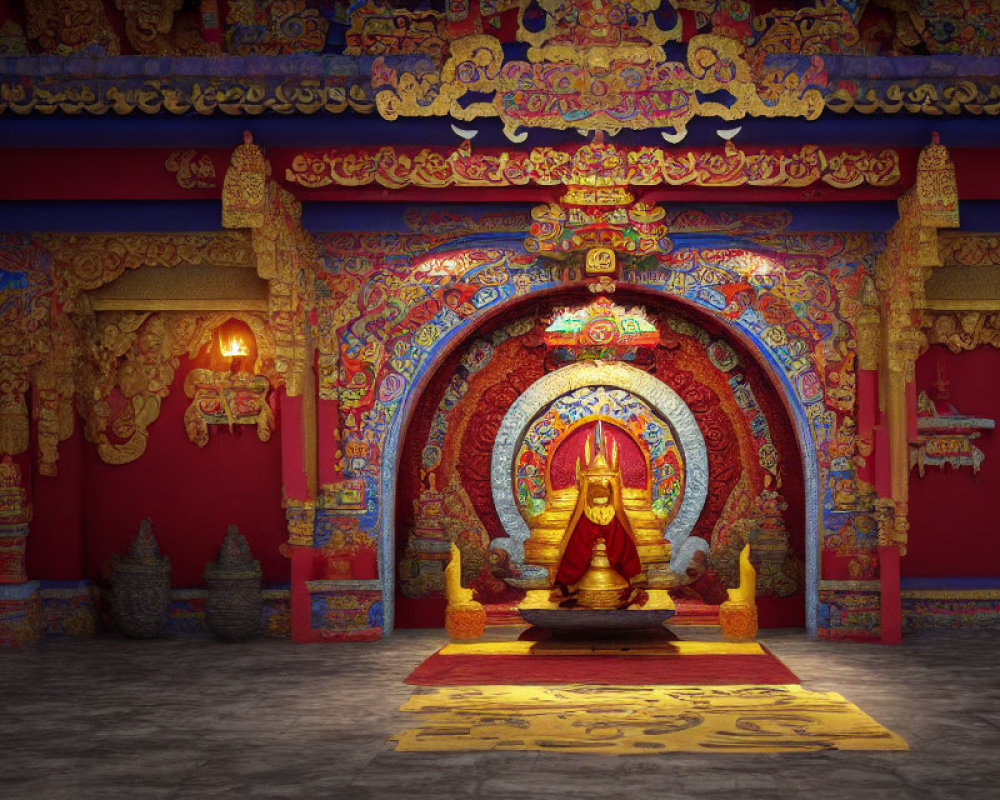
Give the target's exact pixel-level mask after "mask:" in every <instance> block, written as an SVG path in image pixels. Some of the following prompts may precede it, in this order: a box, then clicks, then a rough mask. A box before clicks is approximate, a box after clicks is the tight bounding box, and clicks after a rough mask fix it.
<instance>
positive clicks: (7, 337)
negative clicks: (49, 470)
mask: <svg viewBox="0 0 1000 800" xmlns="http://www.w3.org/2000/svg"><path fill="white" fill-rule="evenodd" d="M11 251H12V252H11V254H10V255H9V256H8V255H7V254H6V253H5V258H8V259H13V262H12V261H7V263H16V266H17V269H18V270H19V272H20V273H21V275H22V276H23V277H24V278H25V280H26V285H24V286H9V287H7V288H3V289H0V454H4V453H7V454H10V455H18V454H20V453H23V452H25V451H26V450H27V449H28V441H29V438H28V431H29V422H28V404H27V401H26V399H25V392H27V391H28V389H29V386H30V370H31V369H32V368H34V367H37V366H38V365H39V364H40V363H42V362H43V361H44V360H45V359H46V357H47V356H48V354H49V353H51V351H52V337H51V329H50V326H51V320H52V316H53V309H52V302H51V298H50V296H49V294H50V283H49V276H48V274H47V273H46V271H45V270H42V269H39V268H37V266H36V265H35V264H34V263H33V260H34V259H36V258H38V255H39V253H38V251H37V249H36V248H34V247H24V246H18V245H17V244H14V245H13V246H12V247H11Z"/></svg>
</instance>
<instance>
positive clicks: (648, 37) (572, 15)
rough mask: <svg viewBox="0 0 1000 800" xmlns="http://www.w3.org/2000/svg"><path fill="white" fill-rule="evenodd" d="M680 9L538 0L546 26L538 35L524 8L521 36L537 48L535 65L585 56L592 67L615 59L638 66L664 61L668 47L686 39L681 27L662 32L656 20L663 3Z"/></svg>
mask: <svg viewBox="0 0 1000 800" xmlns="http://www.w3.org/2000/svg"><path fill="white" fill-rule="evenodd" d="M661 3H662V4H664V5H670V6H674V7H676V2H675V0H631V2H630V3H629V4H628V12H627V13H626V14H625V15H622V14H621V11H622V6H621V5H620V4H618V3H614V2H611V1H610V0H569V2H567V0H538V3H537V5H538V7H539V8H540V9H541V10H542V11H543V12H544V13H545V25H544V26H543V27H542V29H541V30H539V31H532V30H529V29H528V28H526V27H525V25H524V12H525V10H526V8H527V6H528V4H527V3H524V4H522V6H521V10H520V12H519V13H518V20H517V22H518V30H517V38H518V40H519V41H522V42H527V43H528V44H530V45H531V47H530V48H529V49H528V60H529V61H568V62H575V61H578V60H579V59H580V58H581V54H583V57H585V58H586V59H587V60H588V61H590V62H591V63H600V64H604V65H607V64H608V63H609V62H610V61H611V60H612V59H614V60H616V61H632V62H637V63H656V62H659V61H663V60H664V53H663V48H662V45H664V44H666V43H667V42H669V41H679V40H680V38H681V23H680V19H679V18H678V20H677V23H676V24H675V25H674V27H673V28H671V29H670V30H661V29H660V28H659V27H658V26H657V24H656V19H655V17H654V12H655V11H656V10H657V9H658V8H659V7H660V5H661Z"/></svg>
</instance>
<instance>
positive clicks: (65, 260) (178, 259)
mask: <svg viewBox="0 0 1000 800" xmlns="http://www.w3.org/2000/svg"><path fill="white" fill-rule="evenodd" d="M41 241H42V244H43V246H44V247H45V248H46V249H47V250H48V251H49V252H50V253H51V254H52V261H53V263H52V268H53V272H54V274H55V282H56V290H57V293H58V296H59V299H60V302H61V303H62V305H63V308H65V309H66V310H68V311H72V310H74V309H75V307H76V301H77V299H78V298H79V296H80V293H81V292H83V291H87V290H91V289H97V288H99V287H101V286H104V285H105V284H106V283H110V282H111V281H113V280H116V279H117V278H120V277H121V276H122V274H123V273H124V272H125V270H127V269H138V268H140V267H147V266H148V267H176V266H180V265H182V264H191V265H208V266H219V267H223V266H249V265H250V264H252V263H253V250H252V249H251V242H250V240H249V238H248V237H247V236H245V235H244V234H242V233H239V232H236V231H221V232H219V233H137V234H104V233H95V234H45V235H43V236H42V237H41Z"/></svg>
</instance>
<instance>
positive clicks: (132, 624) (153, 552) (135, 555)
mask: <svg viewBox="0 0 1000 800" xmlns="http://www.w3.org/2000/svg"><path fill="white" fill-rule="evenodd" d="M111 615H112V617H113V618H114V621H115V624H116V625H117V626H118V629H119V630H120V631H121V632H122V633H124V634H125V635H126V636H130V637H132V638H133V639H152V638H154V637H155V636H157V635H158V634H159V633H160V631H162V630H163V628H164V627H166V624H167V622H168V621H169V620H170V559H168V558H166V557H164V556H162V555H160V548H159V545H157V543H156V539H155V538H154V537H153V527H152V522H151V521H150V520H149V519H148V518H147V519H145V520H143V523H142V526H141V527H140V528H139V533H138V535H137V536H136V538H135V539H134V540H133V541H132V545H131V547H130V548H129V552H128V553H127V554H126V555H124V556H122V557H121V558H119V557H118V556H113V557H112V559H111Z"/></svg>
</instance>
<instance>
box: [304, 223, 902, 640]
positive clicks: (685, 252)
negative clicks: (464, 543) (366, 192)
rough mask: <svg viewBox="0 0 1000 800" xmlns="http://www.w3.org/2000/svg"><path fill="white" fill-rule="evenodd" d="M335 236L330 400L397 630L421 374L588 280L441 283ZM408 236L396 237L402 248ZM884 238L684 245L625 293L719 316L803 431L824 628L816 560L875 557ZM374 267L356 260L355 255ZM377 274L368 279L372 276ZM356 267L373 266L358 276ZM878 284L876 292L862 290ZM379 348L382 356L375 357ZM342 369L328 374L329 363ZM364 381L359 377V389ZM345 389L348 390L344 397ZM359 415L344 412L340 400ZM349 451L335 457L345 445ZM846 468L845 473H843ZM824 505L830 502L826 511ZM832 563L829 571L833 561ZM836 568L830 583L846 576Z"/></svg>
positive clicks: (392, 242)
mask: <svg viewBox="0 0 1000 800" xmlns="http://www.w3.org/2000/svg"><path fill="white" fill-rule="evenodd" d="M363 238H364V235H360V234H359V235H357V236H355V235H350V234H336V235H333V236H331V237H329V238H328V239H327V240H326V241H325V242H324V241H322V240H321V242H320V244H321V247H322V249H323V250H324V251H325V256H326V258H327V259H328V262H327V263H328V264H329V265H330V269H329V272H328V275H327V276H321V279H322V280H323V281H324V283H325V284H326V288H325V290H324V291H325V297H324V304H325V305H326V307H327V309H328V311H327V314H324V315H322V316H321V317H320V319H321V320H323V323H322V324H325V325H326V328H325V329H321V331H320V333H321V336H320V344H321V347H320V351H321V352H320V363H321V375H320V393H321V394H320V396H321V398H324V397H326V398H330V399H340V401H341V406H340V415H341V421H340V424H339V434H338V435H339V437H340V438H339V442H340V443H341V445H343V446H344V448H345V450H346V449H350V448H352V447H353V448H356V449H357V450H358V451H359V452H363V453H364V454H365V455H364V457H361V458H357V459H356V465H346V466H347V467H348V468H345V469H343V475H344V478H345V479H357V480H361V481H363V482H365V483H366V486H367V487H368V495H367V499H366V504H365V508H364V509H363V510H362V511H361V512H360V514H359V513H358V512H357V511H350V512H349V516H350V518H351V524H354V525H356V526H358V527H359V528H360V529H361V530H362V531H363V532H369V533H371V534H372V535H375V536H376V538H377V539H378V541H379V551H380V552H379V561H380V576H381V577H380V581H381V585H382V587H383V592H384V594H385V598H386V629H387V630H388V629H391V625H392V613H393V612H392V603H391V594H392V590H393V585H394V567H395V553H394V547H393V546H392V545H393V541H394V537H395V519H394V516H395V509H394V505H393V503H394V498H395V489H396V476H395V469H396V466H397V463H398V459H399V454H398V448H399V446H400V443H401V440H402V438H401V437H402V431H403V428H404V421H405V420H406V418H407V416H408V414H409V413H410V412H411V410H412V409H413V408H414V406H415V400H416V396H417V394H418V393H419V391H418V390H419V387H421V385H422V383H423V381H424V379H425V377H426V376H427V375H429V374H430V372H431V371H432V369H433V368H434V366H435V365H436V364H438V363H440V361H441V360H442V359H443V358H444V356H445V355H446V354H447V353H448V352H450V351H451V350H452V349H454V347H456V346H457V345H458V344H460V343H461V342H462V341H463V340H464V339H465V336H466V334H467V332H468V331H470V330H471V329H473V328H476V327H479V325H480V324H482V322H483V321H484V320H486V319H488V318H490V317H493V316H495V315H497V314H499V313H510V311H511V309H512V308H513V307H514V306H515V305H516V304H518V303H519V302H521V301H522V300H523V298H524V297H526V296H533V295H536V294H537V293H538V292H545V291H552V290H554V289H571V288H574V287H580V288H582V287H583V286H584V283H583V281H582V278H583V275H582V271H581V270H580V269H579V268H576V267H574V266H573V265H572V264H569V265H555V264H552V263H551V262H546V261H543V260H537V259H535V258H534V257H532V256H530V255H527V254H523V253H516V252H512V251H509V250H508V251H502V250H501V251H498V250H482V251H467V252H465V253H464V254H463V258H461V259H448V260H447V262H445V261H442V262H441V264H439V265H438V266H439V267H440V269H439V271H438V272H437V273H435V275H434V276H432V277H433V282H431V281H429V280H428V278H429V277H431V276H427V275H423V274H421V275H417V274H416V272H415V269H416V268H415V267H414V266H410V264H411V259H412V250H411V249H410V248H409V243H408V242H407V241H406V237H405V236H402V237H392V236H388V237H386V236H382V237H379V240H378V241H377V242H375V243H374V244H373V245H366V244H365V243H364V242H363V241H362V239H363ZM396 239H399V241H398V242H397V241H396ZM883 247H884V237H882V236H880V235H862V234H807V233H801V234H800V233H795V234H785V233H776V234H756V235H753V236H751V237H747V238H742V239H730V240H728V241H723V242H721V246H714V247H711V248H702V249H698V248H695V247H685V248H679V249H677V250H675V251H674V252H672V253H670V254H660V255H657V256H651V257H649V258H646V259H642V260H640V261H636V262H634V263H633V264H631V265H630V266H628V267H627V268H626V269H625V270H624V271H623V279H622V280H621V281H619V282H618V285H619V288H626V287H631V288H634V289H636V290H638V291H641V292H648V293H649V294H650V296H651V297H656V296H659V297H664V298H672V299H674V300H676V301H679V302H681V303H683V304H684V305H687V306H691V307H693V308H695V309H698V310H700V311H702V312H703V313H708V314H709V315H710V316H712V317H714V318H716V319H717V320H718V321H719V322H720V323H721V324H722V325H723V326H724V328H725V329H726V330H727V331H729V333H730V335H733V336H735V337H736V338H737V339H739V340H740V341H741V342H742V343H743V344H744V345H745V346H746V347H747V348H748V351H749V352H751V353H756V354H757V359H758V361H759V363H760V365H761V366H762V367H763V368H764V370H765V372H766V373H767V374H769V375H770V377H771V379H772V381H773V383H774V385H775V386H776V388H777V390H778V392H779V394H780V395H781V396H782V398H783V400H784V403H785V405H786V407H787V409H788V412H789V414H790V417H791V419H792V421H793V423H794V428H795V434H796V438H797V444H798V446H799V449H800V452H801V453H802V458H803V473H804V485H805V493H806V509H805V510H806V515H805V516H806V543H807V549H806V616H807V627H808V628H809V630H810V631H811V632H813V633H815V632H816V630H817V621H818V606H819V563H820V558H819V556H820V551H821V549H824V547H825V542H827V541H828V540H829V541H831V542H832V541H835V540H836V541H840V542H844V543H846V544H845V548H844V549H845V550H846V551H847V552H848V556H841V555H840V552H839V551H838V553H837V554H836V555H837V557H838V558H842V559H844V564H843V568H844V569H846V558H848V557H849V553H850V552H860V551H861V550H864V549H867V550H870V547H869V539H870V538H871V537H870V532H871V530H873V529H874V523H873V515H872V512H873V509H872V508H871V503H870V498H868V497H867V495H866V494H865V493H864V491H863V486H864V484H863V481H862V479H861V477H860V476H859V473H858V472H857V467H856V465H857V464H859V463H862V462H863V458H861V454H862V453H863V447H864V445H865V444H866V443H865V442H862V441H861V439H860V437H859V436H858V435H857V434H856V431H855V427H854V423H855V420H854V418H853V417H854V415H855V414H856V411H855V408H856V394H855V386H854V380H855V375H854V371H855V367H854V356H853V352H854V349H855V347H856V341H855V333H854V326H855V324H856V319H857V315H858V314H859V313H860V312H861V310H862V303H861V302H860V301H859V298H862V297H864V296H866V294H870V292H869V291H868V288H870V286H871V282H872V266H873V262H874V259H875V257H876V256H877V254H878V252H880V250H881V249H882V248H883ZM367 251H372V252H373V253H374V255H373V257H372V258H368V257H365V259H363V261H365V264H362V261H359V260H358V254H359V252H361V253H364V252H367ZM376 264H378V265H380V266H379V268H378V269H376V270H375V271H374V273H373V272H372V270H371V269H370V268H371V267H373V266H375V265H376ZM360 266H367V267H368V269H365V270H361V269H359V267H360ZM866 287H868V288H866ZM375 336H377V337H378V338H379V339H381V342H384V345H383V344H381V343H380V344H379V347H378V348H375V349H374V350H372V349H368V350H366V347H367V345H366V342H367V343H370V342H371V341H372V337H375ZM330 363H332V364H334V365H338V366H339V367H340V369H337V370H332V369H326V370H323V369H322V367H323V365H324V364H330ZM359 373H363V376H362V378H361V380H360V381H359V380H356V378H357V376H358V374H359ZM341 387H343V389H345V390H349V391H348V392H347V393H344V394H342V393H341ZM345 398H346V399H347V401H348V402H347V403H344V402H343V401H344V399H345ZM341 445H338V447H339V446H341ZM834 471H837V472H845V471H846V472H848V473H850V474H849V475H847V474H838V475H836V476H834V475H833V474H832V473H833V472H834ZM834 478H836V480H838V481H842V482H844V481H846V482H847V483H851V484H852V486H853V487H854V489H855V490H856V494H855V499H854V500H853V501H852V502H851V503H843V502H841V501H840V500H838V499H837V497H835V496H833V495H831V492H830V482H831V480H833V479H834ZM821 497H822V503H821ZM320 507H321V508H323V512H322V514H321V513H319V512H318V513H317V530H320V529H321V526H326V525H328V524H329V522H327V521H326V518H335V519H336V518H338V517H345V518H346V517H347V513H346V510H345V512H341V511H340V510H339V509H338V507H337V503H336V502H335V500H331V499H328V498H325V497H322V496H321V497H320ZM826 556H827V554H826V553H825V554H824V564H825V563H826V560H825V559H826ZM841 568H842V567H841V565H840V563H838V564H837V567H836V571H834V573H833V574H832V575H831V577H839V576H838V575H837V571H839V570H841Z"/></svg>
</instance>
